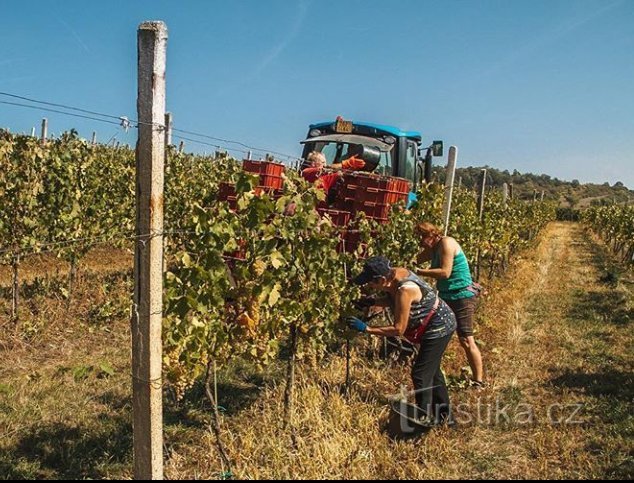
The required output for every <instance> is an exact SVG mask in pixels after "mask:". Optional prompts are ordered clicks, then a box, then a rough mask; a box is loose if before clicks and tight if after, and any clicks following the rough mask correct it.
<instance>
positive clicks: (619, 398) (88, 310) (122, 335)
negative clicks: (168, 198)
mask: <svg viewBox="0 0 634 483" xmlns="http://www.w3.org/2000/svg"><path fill="white" fill-rule="evenodd" d="M607 263H608V258H607V255H606V254H605V252H604V250H603V249H602V247H601V245H600V244H598V243H597V242H596V241H595V240H591V239H589V238H588V236H587V235H586V234H585V233H584V232H583V231H582V230H581V229H580V228H579V227H578V226H577V225H569V224H553V225H551V226H550V227H549V228H548V229H547V230H546V232H545V233H544V234H543V235H542V240H541V241H540V243H539V245H538V246H537V248H536V249H535V250H534V251H533V252H532V253H529V254H527V255H526V256H525V258H524V259H522V260H518V261H517V262H516V263H515V265H514V267H513V269H512V270H511V272H510V273H509V274H508V275H507V277H505V278H504V279H503V280H500V281H498V282H497V283H495V284H494V285H492V286H490V287H489V291H490V293H491V296H490V297H489V298H488V300H486V301H485V303H484V305H483V307H482V308H481V310H480V312H479V318H480V319H481V322H480V324H479V333H478V339H480V340H482V342H483V349H484V350H483V352H484V355H485V358H486V366H487V368H488V378H489V380H490V382H491V387H490V388H489V389H488V390H487V391H486V392H484V393H475V392H471V391H470V390H467V389H461V382H462V376H461V373H462V370H463V367H464V366H465V365H466V362H465V359H464V355H463V354H462V352H461V349H460V348H459V347H458V345H457V343H454V344H453V345H452V347H451V349H450V352H449V353H448V354H447V356H446V361H445V370H446V373H447V375H448V376H449V379H450V381H451V384H452V392H451V396H452V400H453V403H454V405H456V407H457V408H458V406H459V405H464V406H462V407H460V408H458V409H461V410H462V411H461V412H460V413H459V415H460V416H461V417H462V418H463V419H464V418H466V417H467V416H474V415H475V413H476V408H477V405H478V403H481V404H483V405H484V404H490V405H492V407H494V408H495V406H496V404H500V405H501V407H504V406H508V407H510V408H511V410H510V412H511V413H513V412H515V410H516V409H518V405H520V404H529V405H530V406H531V407H532V408H533V410H534V412H535V421H534V422H533V424H530V425H524V424H519V423H518V422H517V421H506V420H505V418H503V417H502V418H500V420H499V421H496V420H495V417H493V419H492V421H490V422H489V421H486V420H483V421H480V422H479V423H472V424H466V425H463V426H462V427H461V428H460V429H458V430H455V431H450V430H441V431H437V432H433V433H430V434H429V435H428V436H427V437H425V438H423V439H419V440H417V441H412V442H394V441H392V440H391V439H389V438H388V437H387V436H386V435H385V433H384V432H383V431H382V426H383V423H384V421H385V420H386V418H387V416H388V415H389V411H388V410H387V406H386V400H387V399H386V398H387V396H389V395H391V394H394V393H397V392H398V391H399V387H400V385H401V384H404V383H405V384H409V368H408V367H407V366H394V367H387V366H386V365H385V364H384V363H383V362H380V361H368V360H367V359H366V358H365V357H361V354H362V353H363V351H362V350H361V349H360V348H359V349H358V350H357V357H355V360H354V380H355V385H354V389H353V391H352V393H351V394H350V395H349V396H343V395H342V392H341V389H342V383H343V380H344V376H345V367H344V361H343V359H342V358H341V357H338V356H333V357H332V358H331V360H329V361H327V362H326V363H324V365H323V366H321V367H319V368H317V369H311V368H308V367H303V368H301V370H300V374H299V383H298V386H299V388H298V394H297V404H296V411H295V413H294V414H293V421H294V426H295V435H296V446H295V447H294V445H293V444H292V441H291V437H290V434H289V432H288V431H286V430H283V429H282V424H281V412H282V408H281V401H282V393H283V382H282V375H283V371H282V370H281V368H279V367H274V368H271V369H270V370H268V371H267V372H265V373H261V372H258V371H256V370H254V369H253V368H251V367H248V366H245V365H236V366H235V367H232V368H230V369H229V370H228V371H227V372H226V373H223V374H222V375H221V378H220V386H219V387H220V399H221V401H220V402H221V405H223V406H224V407H225V408H226V409H227V412H226V414H225V416H224V417H223V431H224V436H225V442H226V446H227V448H228V451H229V454H230V457H231V459H232V460H233V462H234V468H233V471H234V473H235V475H236V476H237V477H239V478H242V479H260V478H289V479H291V478H292V479H309V478H315V479H324V478H341V479H361V478H365V479H370V478H372V479H383V478H386V479H387V478H389V479H395V478H408V479H414V478H415V479H427V478H429V479H431V478H450V479H453V478H455V479H465V478H496V479H503V478H509V479H516V478H539V479H542V478H603V477H605V478H628V477H632V473H633V446H632V436H633V434H632V433H633V430H634V421H633V414H634V411H632V409H633V408H632V398H633V396H634V393H633V389H632V388H633V387H634V386H633V384H632V383H633V382H634V381H632V368H633V367H632V366H633V359H632V354H633V353H634V351H632V336H631V334H630V325H631V316H632V310H633V308H632V304H633V301H634V297H633V296H632V285H631V280H630V278H631V274H627V273H624V274H622V276H621V280H622V282H620V283H618V284H612V285H608V284H605V283H603V282H601V281H600V278H601V275H602V271H603V269H604V267H605V266H606V264H607ZM109 279H110V281H109V283H110V285H109V288H108V290H106V291H104V290H103V289H102V288H101V287H102V285H103V283H104V280H106V281H108V280H109ZM128 283H129V282H128V281H127V279H126V277H123V276H116V275H110V276H108V277H105V278H102V277H97V276H94V277H93V276H91V277H86V278H85V280H84V283H82V285H81V294H80V296H78V297H77V298H76V300H75V301H74V302H73V303H72V304H71V307H70V309H68V310H66V303H65V301H64V300H57V299H56V298H55V297H51V295H50V292H47V294H43V295H41V296H38V297H41V298H38V297H36V298H35V301H36V302H37V303H38V304H40V305H41V304H44V305H43V306H42V305H41V306H42V307H43V308H41V309H40V313H41V312H42V311H44V312H46V314H47V318H46V319H47V320H46V321H42V323H38V324H36V325H37V328H36V329H34V330H33V332H32V334H31V336H30V337H29V338H27V339H24V338H20V339H19V342H18V341H16V340H15V339H11V338H9V337H7V336H4V337H0V344H4V346H2V345H0V347H4V350H3V354H2V355H3V359H2V360H3V361H4V363H2V365H0V381H1V382H0V408H1V409H2V410H1V411H0V477H7V478H11V477H13V478H19V477H23V478H54V477H57V478H60V477H68V478H86V477H88V478H103V477H108V478H118V477H120V478H128V477H130V396H129V384H128V377H127V373H128V371H129V367H128V366H129V362H128V359H129V334H128V328H127V314H125V313H116V314H115V315H113V316H112V317H108V316H107V314H106V315H105V316H104V314H102V316H100V315H99V314H98V313H96V311H95V307H96V306H99V305H100V304H103V303H104V302H105V301H106V300H110V299H112V300H116V301H117V302H116V303H115V305H117V306H120V307H125V306H126V303H127V298H128V295H127V294H128V290H129V286H128ZM49 289H51V288H50V287H49ZM51 290H53V293H55V292H54V287H53V288H52V289H51ZM121 310H123V309H121ZM121 310H120V312H121ZM29 311H30V309H29ZM115 312H116V307H115ZM29 314H30V315H31V313H30V312H29ZM9 349H10V350H9ZM101 362H107V363H109V364H110V365H112V366H113V368H114V369H115V374H114V375H111V376H110V375H108V374H105V373H104V372H103V371H102V370H100V369H99V367H98V366H99V365H100V363H101ZM87 366H93V369H92V370H90V371H88V373H87V374H83V373H82V371H81V370H80V369H81V368H82V367H87ZM552 404H561V405H568V404H581V405H582V406H581V407H582V409H581V411H580V414H579V416H580V418H581V420H582V421H583V424H578V425H552V424H550V423H549V421H548V419H547V417H546V416H547V412H548V408H549V407H550V406H551V405H552ZM565 415H566V416H569V415H570V414H569V413H565ZM208 418H209V407H208V406H207V404H206V402H205V401H204V398H203V396H202V392H201V391H200V389H199V388H198V389H197V390H196V391H194V392H192V393H191V394H190V395H189V396H188V398H187V400H186V401H184V402H182V403H180V404H174V403H172V402H169V401H168V403H167V405H166V416H165V419H166V424H165V433H166V449H167V451H166V458H167V459H166V475H167V476H168V477H170V478H173V479H185V478H212V479H213V478H218V477H219V476H220V475H221V473H222V471H223V468H222V467H221V463H220V460H219V458H218V455H217V451H216V448H215V442H214V440H213V438H212V437H211V435H210V433H209V431H208V429H207V422H208ZM484 419H486V418H484Z"/></svg>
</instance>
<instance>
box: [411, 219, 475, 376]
mask: <svg viewBox="0 0 634 483" xmlns="http://www.w3.org/2000/svg"><path fill="white" fill-rule="evenodd" d="M417 233H418V235H419V236H420V237H421V247H422V250H421V253H420V256H419V259H418V261H419V262H423V261H430V262H431V268H430V269H428V270H417V272H416V273H417V274H418V275H420V276H422V277H429V278H433V279H436V280H437V284H436V287H437V289H438V292H439V295H440V298H441V299H443V300H444V301H445V302H447V304H448V305H449V307H451V309H452V310H453V311H454V313H455V314H456V319H457V320H458V336H459V338H460V345H462V347H463V348H464V350H465V353H466V355H467V359H468V360H469V365H470V366H471V373H472V377H473V381H472V383H473V386H474V387H476V388H482V387H484V367H483V364H482V354H481V353H480V349H479V348H478V345H477V344H476V341H475V337H474V332H473V324H474V314H475V306H476V301H475V297H476V295H475V291H474V289H473V279H472V278H471V270H470V269H469V262H468V260H467V257H466V255H465V254H464V252H463V251H462V248H461V247H460V245H459V244H458V242H457V241H456V240H455V239H453V238H451V237H446V236H443V233H442V232H441V231H440V230H439V229H438V228H437V227H436V226H434V225H432V224H431V223H421V224H420V225H418V226H417Z"/></svg>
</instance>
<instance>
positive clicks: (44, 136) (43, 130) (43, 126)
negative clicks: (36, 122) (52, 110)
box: [40, 118, 48, 144]
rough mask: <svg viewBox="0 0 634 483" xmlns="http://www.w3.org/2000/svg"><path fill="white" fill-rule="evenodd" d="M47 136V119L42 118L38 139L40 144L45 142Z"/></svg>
mask: <svg viewBox="0 0 634 483" xmlns="http://www.w3.org/2000/svg"><path fill="white" fill-rule="evenodd" d="M47 138H48V119H46V118H44V119H42V137H41V138H40V140H41V141H42V144H44V143H45V142H46V139H47Z"/></svg>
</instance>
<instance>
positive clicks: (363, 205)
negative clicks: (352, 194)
mask: <svg viewBox="0 0 634 483" xmlns="http://www.w3.org/2000/svg"><path fill="white" fill-rule="evenodd" d="M354 208H355V212H356V213H365V214H366V215H367V217H368V218H372V219H374V220H376V221H378V222H379V223H386V222H387V220H388V218H389V216H390V213H391V211H392V205H386V204H381V203H372V202H369V201H363V202H359V201H355V204H354Z"/></svg>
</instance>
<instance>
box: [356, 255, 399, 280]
mask: <svg viewBox="0 0 634 483" xmlns="http://www.w3.org/2000/svg"><path fill="white" fill-rule="evenodd" d="M391 271H392V264H391V263H390V261H389V260H388V259H387V258H385V257H381V256H378V257H371V258H368V259H367V260H366V261H365V265H364V266H363V271H362V272H361V273H360V274H359V275H357V276H356V277H354V278H353V279H352V283H354V284H355V285H365V284H366V283H370V282H371V281H372V280H374V279H376V278H379V277H387V276H388V275H389V274H390V272H391Z"/></svg>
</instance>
